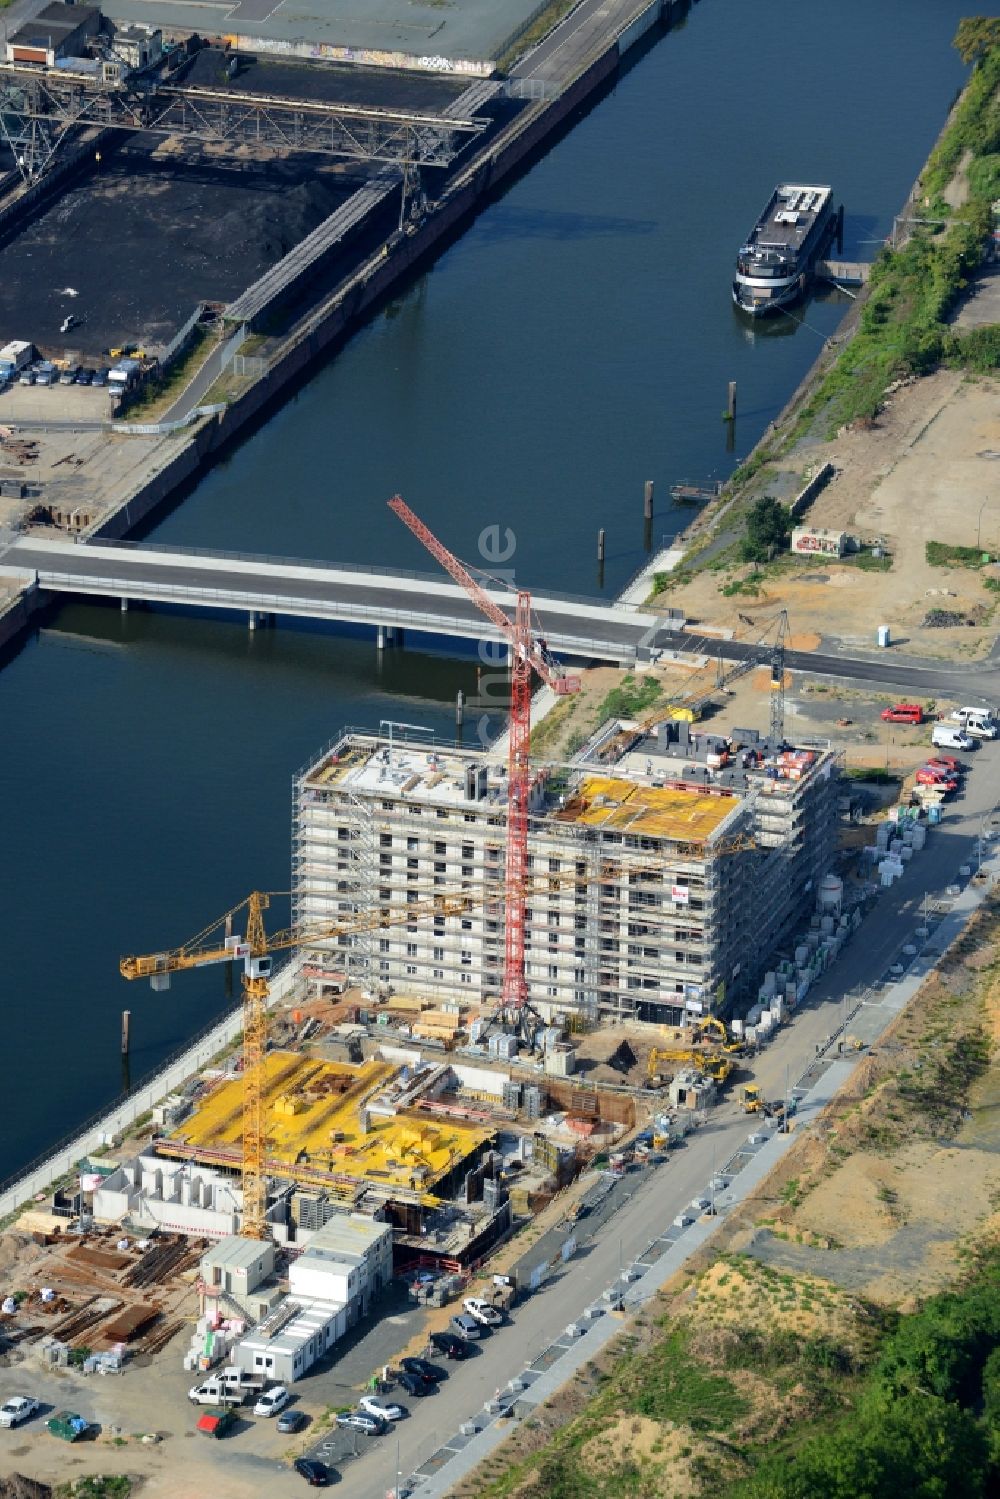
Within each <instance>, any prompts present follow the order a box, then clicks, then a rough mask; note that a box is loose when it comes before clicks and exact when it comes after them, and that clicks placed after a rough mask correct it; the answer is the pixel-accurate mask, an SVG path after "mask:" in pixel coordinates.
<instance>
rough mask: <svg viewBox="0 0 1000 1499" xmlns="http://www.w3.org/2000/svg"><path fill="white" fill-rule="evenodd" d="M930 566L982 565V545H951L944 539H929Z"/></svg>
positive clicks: (928, 554)
mask: <svg viewBox="0 0 1000 1499" xmlns="http://www.w3.org/2000/svg"><path fill="white" fill-rule="evenodd" d="M925 554H926V557H927V563H928V566H929V567H982V565H983V556H984V552H983V548H982V547H956V546H949V545H948V543H947V542H944V541H929V542H928V543H927V546H926V548H925Z"/></svg>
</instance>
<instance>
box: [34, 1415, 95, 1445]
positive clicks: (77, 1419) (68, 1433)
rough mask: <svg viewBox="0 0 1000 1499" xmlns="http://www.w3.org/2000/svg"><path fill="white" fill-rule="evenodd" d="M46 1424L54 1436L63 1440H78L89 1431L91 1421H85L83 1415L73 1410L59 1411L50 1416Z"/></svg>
mask: <svg viewBox="0 0 1000 1499" xmlns="http://www.w3.org/2000/svg"><path fill="white" fill-rule="evenodd" d="M45 1425H46V1426H47V1427H48V1429H49V1431H51V1433H52V1435H53V1436H54V1437H58V1438H59V1439H60V1441H63V1442H76V1441H78V1440H79V1439H80V1437H82V1436H83V1434H84V1432H86V1431H89V1429H90V1422H89V1421H85V1420H84V1419H83V1417H82V1416H77V1415H75V1414H74V1412H73V1411H57V1412H56V1414H55V1415H54V1416H50V1417H49V1419H48V1420H47V1421H46V1423H45Z"/></svg>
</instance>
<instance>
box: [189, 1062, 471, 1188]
mask: <svg viewBox="0 0 1000 1499" xmlns="http://www.w3.org/2000/svg"><path fill="white" fill-rule="evenodd" d="M407 1085H408V1078H407V1075H406V1070H405V1069H404V1068H401V1067H400V1066H398V1065H397V1064H395V1063H391V1062H382V1061H375V1060H371V1061H368V1062H365V1063H363V1064H362V1065H361V1066H359V1067H354V1066H351V1065H350V1064H348V1063H340V1062H323V1061H319V1060H318V1059H316V1058H315V1057H306V1056H301V1055H299V1054H297V1053H294V1052H285V1051H275V1052H271V1053H270V1054H269V1056H268V1057H267V1059H266V1062H265V1080H264V1089H263V1093H264V1115H265V1126H264V1127H265V1133H266V1138H267V1155H268V1158H269V1159H270V1160H273V1161H278V1162H281V1163H282V1164H284V1165H285V1166H288V1167H294V1166H313V1167H317V1168H319V1169H320V1170H322V1171H327V1172H330V1173H331V1174H336V1175H337V1176H339V1177H341V1178H344V1179H345V1180H348V1181H353V1182H355V1183H357V1185H358V1186H359V1187H361V1186H365V1185H369V1186H372V1187H378V1188H381V1189H386V1190H389V1191H391V1190H392V1189H394V1188H396V1189H399V1188H407V1189H411V1190H416V1191H421V1192H431V1191H433V1189H434V1187H435V1186H436V1185H437V1184H438V1183H439V1182H440V1181H441V1180H442V1179H443V1178H445V1177H446V1176H447V1175H448V1174H449V1172H450V1171H451V1170H452V1168H453V1167H454V1166H455V1165H456V1164H457V1163H458V1162H460V1161H461V1160H463V1159H464V1158H465V1157H467V1156H469V1155H472V1154H473V1152H475V1151H476V1150H477V1149H478V1148H479V1146H480V1145H482V1144H484V1143H485V1142H486V1141H487V1140H489V1139H491V1138H492V1131H491V1130H490V1129H488V1128H484V1127H481V1126H475V1125H469V1124H465V1123H461V1122H459V1123H456V1122H453V1121H452V1120H447V1121H442V1120H439V1119H437V1118H432V1117H431V1116H430V1115H422V1114H420V1113H419V1112H418V1111H416V1110H413V1109H407V1108H406V1107H405V1106H403V1107H400V1108H399V1110H398V1112H397V1111H396V1099H397V1098H401V1097H403V1096H404V1094H405V1091H406V1086H407ZM242 1131H243V1081H242V1079H241V1078H232V1079H229V1080H226V1081H223V1082H221V1083H219V1085H218V1086H217V1087H215V1088H214V1089H213V1090H212V1092H211V1093H210V1094H209V1095H208V1096H207V1097H206V1098H205V1099H204V1101H203V1102H202V1103H201V1104H200V1105H199V1107H198V1108H197V1109H196V1110H195V1112H194V1114H192V1115H191V1116H190V1117H189V1118H188V1119H186V1120H185V1121H184V1123H183V1124H182V1125H180V1126H179V1128H178V1129H177V1130H175V1131H174V1133H173V1134H172V1135H171V1136H170V1137H169V1138H168V1139H167V1140H165V1141H164V1142H163V1148H164V1150H165V1151H166V1152H167V1153H168V1154H169V1150H170V1144H171V1142H178V1143H180V1144H182V1145H184V1146H185V1147H194V1154H195V1158H196V1159H197V1156H198V1152H199V1150H201V1151H203V1152H205V1154H206V1155H210V1154H211V1153H212V1152H213V1151H218V1150H220V1149H225V1148H226V1147H230V1148H235V1147H238V1145H239V1143H240V1140H241V1138H242Z"/></svg>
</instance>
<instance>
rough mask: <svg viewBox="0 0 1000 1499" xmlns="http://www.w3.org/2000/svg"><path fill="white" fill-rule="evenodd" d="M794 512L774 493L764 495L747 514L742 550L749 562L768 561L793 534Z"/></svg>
mask: <svg viewBox="0 0 1000 1499" xmlns="http://www.w3.org/2000/svg"><path fill="white" fill-rule="evenodd" d="M791 530H792V512H791V511H790V510H789V508H788V506H787V505H782V504H781V503H780V502H779V501H778V500H776V499H775V498H774V496H773V495H769V494H765V495H762V496H761V498H760V499H759V500H757V501H756V502H755V503H754V505H753V506H752V507H751V509H750V512H749V514H748V515H747V534H746V539H745V541H744V542H743V547H742V552H743V557H744V560H745V561H747V562H766V561H767V559H768V558H769V557H771V556H773V554H774V552H775V551H776V550H777V549H778V548H779V547H782V546H784V544H785V542H786V541H787V540H788V538H789V536H790V535H791Z"/></svg>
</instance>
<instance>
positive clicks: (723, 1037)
mask: <svg viewBox="0 0 1000 1499" xmlns="http://www.w3.org/2000/svg"><path fill="white" fill-rule="evenodd" d="M693 1037H694V1040H695V1041H708V1042H711V1044H712V1045H713V1046H715V1047H716V1048H717V1049H718V1050H719V1051H721V1052H724V1053H725V1054H726V1055H727V1056H741V1055H742V1053H743V1051H744V1048H745V1042H744V1041H743V1040H742V1039H741V1037H739V1036H733V1035H731V1034H730V1032H729V1031H728V1030H727V1029H726V1023H725V1021H724V1020H720V1019H719V1017H718V1016H717V1015H706V1016H705V1019H704V1020H699V1022H698V1024H697V1025H696V1026H694V1027H693Z"/></svg>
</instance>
